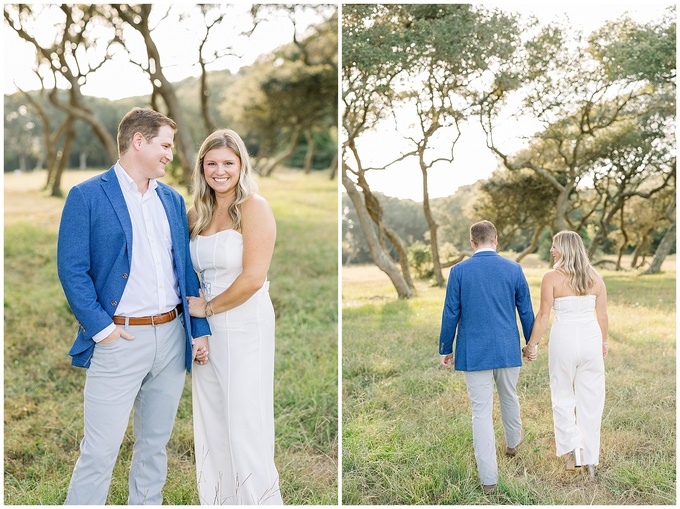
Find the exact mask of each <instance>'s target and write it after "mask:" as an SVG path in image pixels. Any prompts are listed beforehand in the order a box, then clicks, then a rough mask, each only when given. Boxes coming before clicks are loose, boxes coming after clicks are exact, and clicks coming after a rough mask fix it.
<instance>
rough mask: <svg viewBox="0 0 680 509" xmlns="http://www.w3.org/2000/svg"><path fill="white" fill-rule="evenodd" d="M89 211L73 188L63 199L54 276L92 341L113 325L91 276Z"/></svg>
mask: <svg viewBox="0 0 680 509" xmlns="http://www.w3.org/2000/svg"><path fill="white" fill-rule="evenodd" d="M90 247H91V229H90V210H89V206H88V203H87V200H86V199H85V197H84V195H83V192H82V190H80V189H79V188H78V187H73V188H72V189H71V191H70V192H69V194H68V197H67V198H66V203H65V204H64V209H63V212H62V215H61V222H60V225H59V234H58V237H57V273H58V275H59V280H60V282H61V286H62V288H63V289H64V294H65V295H66V300H67V301H68V303H69V306H71V310H72V311H73V315H74V316H75V317H76V320H78V322H79V323H80V326H81V328H82V329H83V333H84V336H85V337H86V338H91V337H92V336H94V335H95V334H97V333H98V332H100V331H102V330H104V329H105V328H106V327H108V326H109V325H111V323H113V322H112V321H111V317H110V316H109V314H108V313H107V312H106V311H105V310H104V309H103V308H102V306H101V305H100V304H99V301H98V300H97V292H96V289H95V284H94V281H93V279H92V277H91V276H90V273H91V260H90V252H91V250H90Z"/></svg>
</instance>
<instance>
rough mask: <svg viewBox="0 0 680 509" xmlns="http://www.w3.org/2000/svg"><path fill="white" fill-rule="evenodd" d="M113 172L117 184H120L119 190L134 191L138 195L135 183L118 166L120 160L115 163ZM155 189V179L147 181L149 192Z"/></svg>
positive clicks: (156, 183)
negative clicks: (116, 178)
mask: <svg viewBox="0 0 680 509" xmlns="http://www.w3.org/2000/svg"><path fill="white" fill-rule="evenodd" d="M114 170H115V172H116V177H118V183H119V184H120V187H121V189H127V190H129V191H136V192H138V193H139V188H138V187H137V184H136V183H135V181H134V180H132V177H131V176H130V175H128V172H126V171H125V170H124V169H123V167H122V166H121V165H120V159H119V160H118V161H116V165H115V167H114ZM157 187H158V182H157V181H156V179H149V191H153V190H154V189H156V188H157Z"/></svg>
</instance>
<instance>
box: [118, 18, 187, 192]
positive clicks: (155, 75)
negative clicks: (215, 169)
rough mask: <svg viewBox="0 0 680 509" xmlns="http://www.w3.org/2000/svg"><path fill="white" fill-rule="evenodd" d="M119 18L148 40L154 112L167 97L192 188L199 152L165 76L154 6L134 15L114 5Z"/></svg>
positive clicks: (182, 163) (184, 170) (179, 155)
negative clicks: (155, 33) (152, 23)
mask: <svg viewBox="0 0 680 509" xmlns="http://www.w3.org/2000/svg"><path fill="white" fill-rule="evenodd" d="M112 6H113V8H114V9H115V10H116V12H117V13H118V15H119V16H120V17H121V19H123V20H124V21H125V22H126V23H127V24H128V25H130V26H131V27H132V28H134V29H135V30H137V32H139V34H140V35H141V36H142V38H143V39H144V45H145V47H146V54H147V58H148V60H149V66H148V69H146V72H147V74H148V75H149V79H150V80H151V85H152V86H153V89H154V91H153V93H152V105H153V107H154V109H156V110H158V107H157V106H156V105H155V104H156V101H157V97H158V95H160V96H161V97H162V98H163V101H164V102H165V106H166V107H167V114H168V116H169V117H170V118H172V119H173V120H174V121H175V123H177V126H178V129H177V135H176V142H177V143H176V146H177V158H178V159H179V164H180V166H181V167H182V180H183V184H185V185H187V186H188V185H189V184H190V182H191V174H192V172H193V166H194V162H195V161H196V151H195V149H194V140H193V139H192V137H191V131H190V130H189V128H188V123H187V122H185V121H184V113H183V111H184V110H183V109H182V108H181V107H180V104H179V100H178V99H177V95H176V94H175V89H174V87H173V86H172V83H170V82H169V81H168V79H167V78H166V77H165V74H164V73H163V65H162V63H161V56H160V51H159V50H158V46H156V43H155V42H154V40H153V37H152V36H151V27H150V26H149V17H150V13H151V8H152V5H151V4H142V5H141V6H140V7H139V10H137V8H134V15H133V14H132V13H131V12H129V11H128V10H124V9H121V8H120V6H119V5H116V4H112Z"/></svg>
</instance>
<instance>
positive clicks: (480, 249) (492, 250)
mask: <svg viewBox="0 0 680 509" xmlns="http://www.w3.org/2000/svg"><path fill="white" fill-rule="evenodd" d="M487 251H491V252H492V253H495V252H496V250H495V249H494V248H492V247H480V248H479V249H478V250H477V251H475V254H477V253H484V252H487Z"/></svg>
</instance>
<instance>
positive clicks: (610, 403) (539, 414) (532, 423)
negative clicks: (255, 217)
mask: <svg viewBox="0 0 680 509" xmlns="http://www.w3.org/2000/svg"><path fill="white" fill-rule="evenodd" d="M664 269H665V271H666V272H664V273H662V274H659V275H655V276H644V277H641V276H637V275H636V274H634V273H629V272H622V273H617V272H607V271H603V272H602V274H603V276H604V278H605V281H606V284H607V288H608V293H609V319H610V322H609V325H610V340H609V344H610V353H609V357H608V358H607V359H606V361H605V369H606V384H607V397H606V404H605V411H604V417H603V423H602V444H601V447H602V449H601V455H600V466H599V467H598V470H597V475H596V478H595V479H594V480H593V481H591V480H590V479H589V478H588V476H587V474H584V473H582V472H580V471H576V472H573V473H571V472H566V471H565V470H564V468H563V466H562V463H561V461H560V459H559V458H557V457H556V456H555V443H554V434H553V421H552V410H551V403H550V388H549V385H548V368H547V348H546V344H547V336H548V332H546V337H544V339H543V341H542V344H541V346H540V347H539V358H538V360H537V361H536V362H534V363H530V364H526V365H525V366H524V367H523V368H522V370H521V373H520V379H519V384H518V393H519V398H520V405H521V412H522V420H523V424H524V429H525V433H526V439H525V443H524V444H523V445H522V446H520V452H519V454H518V456H517V457H515V458H514V459H510V458H507V457H505V455H504V454H503V451H504V450H505V445H506V444H505V441H504V438H503V431H502V425H501V422H500V413H499V408H498V400H497V397H496V398H495V399H496V401H495V408H494V425H495V430H496V449H497V457H498V464H499V484H498V489H497V491H496V493H495V494H492V495H485V494H484V493H483V492H482V490H481V486H480V481H479V477H478V474H477V468H476V464H475V458H474V452H473V447H472V424H471V411H470V401H469V398H468V396H467V392H466V387H465V380H464V378H463V375H462V373H460V372H455V371H446V370H444V369H443V368H441V367H440V364H439V363H440V360H439V355H438V352H437V348H438V339H439V328H440V323H441V313H442V306H443V302H444V294H445V290H444V289H440V288H432V287H429V286H427V285H426V284H424V283H418V284H417V292H418V294H417V296H416V297H415V298H413V299H411V300H397V298H396V292H395V291H394V288H393V287H392V286H391V284H390V282H389V280H388V278H387V277H386V276H385V275H384V274H383V273H382V272H380V271H379V270H378V269H377V268H376V267H374V266H370V267H369V266H361V267H350V268H346V267H343V269H342V293H343V311H342V324H343V326H342V336H343V338H342V365H343V386H342V390H343V406H342V409H343V421H342V422H343V426H342V430H343V437H342V471H343V481H342V502H343V503H344V504H381V505H403V504H410V505H415V504H429V505H437V504H442V505H443V504H456V505H474V504H492V505H516V504H529V505H571V504H577V505H590V504H596V505H609V504H636V505H637V504H641V505H642V504H654V505H675V503H676V403H675V401H676V399H675V397H676V378H675V376H676V348H675V339H676V334H675V332H676V331H675V323H676V322H675V296H676V291H675V276H676V274H675V257H672V259H669V260H668V261H667V263H666V264H665V266H664ZM545 270H546V268H545V267H544V266H543V267H541V264H540V263H537V261H536V260H535V259H532V258H529V259H527V263H526V267H525V273H526V275H527V279H528V281H529V284H530V287H531V292H532V296H533V303H534V310H535V311H536V310H537V309H538V297H539V291H538V290H539V286H540V280H541V276H542V274H543V273H544V272H545Z"/></svg>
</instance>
